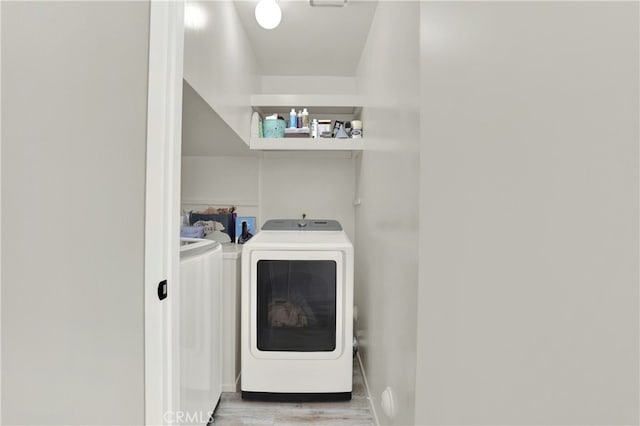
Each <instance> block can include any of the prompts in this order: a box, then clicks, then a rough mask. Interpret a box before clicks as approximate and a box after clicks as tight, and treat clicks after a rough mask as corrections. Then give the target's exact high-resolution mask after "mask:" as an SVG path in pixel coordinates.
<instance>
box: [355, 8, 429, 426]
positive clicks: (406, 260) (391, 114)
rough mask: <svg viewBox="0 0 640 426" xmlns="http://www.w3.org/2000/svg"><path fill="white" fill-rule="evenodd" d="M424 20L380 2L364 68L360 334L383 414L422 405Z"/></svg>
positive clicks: (404, 417)
mask: <svg viewBox="0 0 640 426" xmlns="http://www.w3.org/2000/svg"><path fill="white" fill-rule="evenodd" d="M418 24H419V4H418V3H417V2H393V3H389V2H380V3H379V4H378V8H377V10H376V15H375V18H374V20H373V23H372V24H371V32H370V34H369V38H368V40H367V45H366V48H365V50H364V52H363V54H362V58H361V60H360V65H359V69H358V81H359V87H360V91H361V93H362V94H363V95H364V96H365V104H366V108H364V111H363V124H364V138H365V139H364V140H365V143H366V144H367V146H368V147H369V148H371V149H367V150H365V151H363V153H362V158H361V161H360V163H359V165H358V171H357V194H358V197H359V198H360V199H361V200H362V204H361V205H360V206H359V207H356V216H355V226H356V239H355V240H356V245H355V259H356V270H355V277H356V283H355V286H356V287H355V302H356V305H357V307H358V312H359V315H358V321H357V323H356V334H357V336H358V337H359V339H360V344H361V346H360V347H361V352H360V353H361V358H362V361H363V365H364V368H365V371H366V375H367V378H368V381H369V386H370V390H371V394H372V397H373V401H374V403H375V406H376V411H377V414H378V417H379V420H380V422H381V423H382V424H397V425H408V424H412V423H413V413H414V387H415V363H416V357H415V350H416V340H415V336H416V334H415V333H416V296H417V281H418V193H419V186H418V179H419V171H418V161H419V156H418V149H419V146H418V126H419V123H418V108H417V107H418V98H417V96H418V87H419V82H418V76H419V72H418V65H419V56H418V53H419V51H418V41H419V37H418V35H419V32H418ZM400 29H401V30H400ZM374 141H376V142H374ZM387 386H388V387H390V388H391V389H392V391H393V393H394V395H395V403H396V406H397V414H396V416H395V417H394V418H389V417H387V416H386V415H384V413H383V412H382V410H381V407H380V395H381V393H382V391H383V390H384V389H385V388H386V387H387Z"/></svg>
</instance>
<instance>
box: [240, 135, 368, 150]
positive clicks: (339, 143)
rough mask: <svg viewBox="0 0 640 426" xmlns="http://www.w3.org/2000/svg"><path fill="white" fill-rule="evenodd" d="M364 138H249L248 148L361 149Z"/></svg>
mask: <svg viewBox="0 0 640 426" xmlns="http://www.w3.org/2000/svg"><path fill="white" fill-rule="evenodd" d="M363 147H364V139H323V138H251V140H250V142H249V148H250V149H256V150H262V151H291V150H296V151H361V150H362V149H363Z"/></svg>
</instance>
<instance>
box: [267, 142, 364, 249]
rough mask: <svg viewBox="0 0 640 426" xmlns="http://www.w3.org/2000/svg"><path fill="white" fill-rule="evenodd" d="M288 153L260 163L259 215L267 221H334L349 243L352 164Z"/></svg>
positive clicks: (352, 235)
mask: <svg viewBox="0 0 640 426" xmlns="http://www.w3.org/2000/svg"><path fill="white" fill-rule="evenodd" d="M326 155H327V154H325V156H322V155H321V154H320V155H319V154H318V153H312V154H310V155H304V153H301V154H299V155H296V154H295V153H288V154H286V155H284V156H278V155H277V154H276V155H273V156H269V155H268V156H266V157H265V158H263V159H262V167H261V175H260V211H261V217H262V218H263V220H262V222H261V223H260V225H262V224H263V223H264V221H266V220H268V219H283V218H302V214H303V213H306V215H307V216H306V217H307V218H308V219H335V220H337V221H338V222H340V223H341V224H342V227H343V228H344V230H345V232H346V233H347V235H348V236H349V238H351V239H353V238H354V236H355V233H354V211H353V200H354V195H355V163H354V160H353V159H352V158H350V157H345V158H341V157H340V156H336V157H326Z"/></svg>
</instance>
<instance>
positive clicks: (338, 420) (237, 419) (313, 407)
mask: <svg viewBox="0 0 640 426" xmlns="http://www.w3.org/2000/svg"><path fill="white" fill-rule="evenodd" d="M352 395H353V396H352V399H351V401H344V402H302V403H299V402H257V401H243V400H242V398H241V396H240V392H235V393H229V392H225V393H223V394H222V397H221V398H220V405H219V406H218V409H217V410H216V412H215V414H214V416H213V418H214V422H213V425H214V426H236V425H278V426H285V425H286V426H290V425H291V426H293V425H326V426H329V425H331V426H355V425H358V426H364V425H374V424H375V422H374V420H373V415H372V414H371V410H370V407H369V399H368V398H367V393H366V390H365V387H364V380H363V378H362V373H361V372H360V366H359V365H358V361H357V360H355V361H354V363H353V393H352Z"/></svg>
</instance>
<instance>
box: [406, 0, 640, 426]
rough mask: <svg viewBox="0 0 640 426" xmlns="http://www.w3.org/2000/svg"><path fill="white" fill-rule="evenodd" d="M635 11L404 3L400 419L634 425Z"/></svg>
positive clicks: (580, 5) (607, 6) (606, 5)
mask: <svg viewBox="0 0 640 426" xmlns="http://www.w3.org/2000/svg"><path fill="white" fill-rule="evenodd" d="M638 6H639V5H638V3H637V2H630V3H612V2H564V3H559V2H530V3H522V2H515V3H510V2H495V3H485V2H480V3H473V2H467V3H445V2H440V3H437V2H425V3H422V4H421V29H422V34H421V58H422V62H421V65H422V67H421V80H422V97H421V100H422V103H421V107H422V110H421V123H422V128H421V130H422V133H421V140H422V142H421V143H422V145H421V153H420V154H421V155H420V165H421V172H422V173H421V180H420V182H421V187H420V199H421V214H420V226H421V233H420V267H421V269H420V292H419V299H418V303H419V315H418V319H419V320H418V326H419V329H418V353H417V354H418V360H419V364H418V368H417V379H416V380H417V389H416V392H417V399H416V423H417V424H431V425H454V424H455V425H461V424H467V425H469V424H475V425H479V424H495V425H498V424H503V425H524V424H527V425H530V424H537V425H577V424H593V425H605V424H606V425H613V424H617V425H622V424H638V421H639V419H638V413H639V407H638V404H639V402H638V401H639V395H638V385H639V383H638V356H639V354H638V332H639V329H638V326H639V323H638V254H639V253H638V213H639V212H638V189H639V188H638V140H639V134H638V128H639V123H638V119H639V118H638V117H639V113H640V111H639V107H638V90H639V87H638V75H639V71H640V70H639V69H638V63H639V53H638V51H639V37H638V35H639V34H638V27H639V22H638V16H639V13H638V12H639V10H638Z"/></svg>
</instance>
